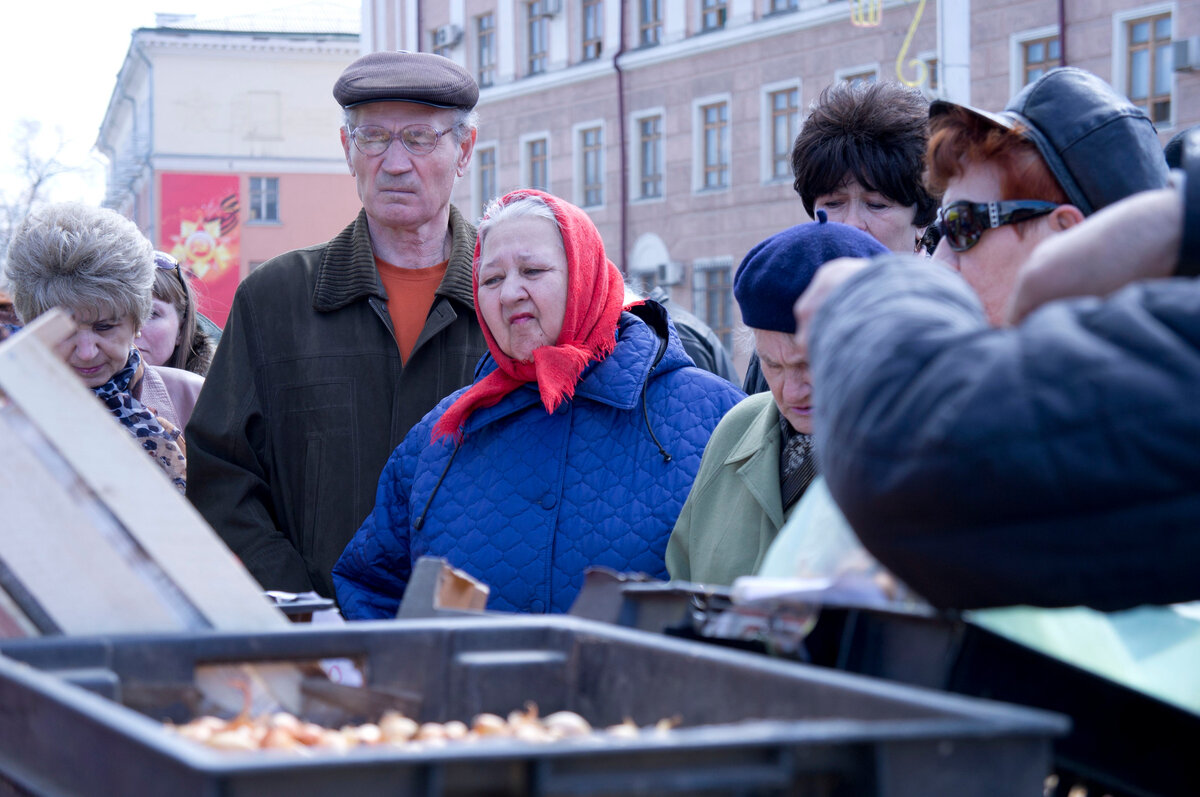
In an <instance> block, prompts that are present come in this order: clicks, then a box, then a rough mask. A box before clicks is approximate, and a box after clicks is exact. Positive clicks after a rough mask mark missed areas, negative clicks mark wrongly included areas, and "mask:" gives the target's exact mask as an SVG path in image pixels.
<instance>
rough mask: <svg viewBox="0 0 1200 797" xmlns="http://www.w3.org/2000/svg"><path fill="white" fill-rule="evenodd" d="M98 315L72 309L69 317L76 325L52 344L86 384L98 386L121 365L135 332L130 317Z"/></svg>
mask: <svg viewBox="0 0 1200 797" xmlns="http://www.w3.org/2000/svg"><path fill="white" fill-rule="evenodd" d="M101 315H103V314H99V315H98V314H96V313H95V312H92V311H88V310H76V311H75V312H74V313H72V314H71V316H72V318H74V319H75V323H76V324H77V325H78V327H79V328H78V329H77V330H76V331H75V334H74V335H72V336H71V337H69V338H67V339H66V340H64V341H63V342H62V343H60V344H58V345H57V346H55V347H54V351H55V353H56V354H58V356H59V357H61V358H62V359H63V361H64V362H65V363H66V364H67V365H69V366H70V367H71V368H72V369H74V371H75V373H76V374H78V375H79V378H80V379H82V380H83V383H84V384H85V385H87V386H88V387H100V386H101V385H103V384H104V383H105V382H107V381H108V380H109V379H112V377H113V374H115V373H116V372H117V371H119V370H121V369H122V368H124V367H125V361H126V360H128V359H129V350H130V349H131V348H132V347H133V338H134V335H136V334H137V322H135V321H134V320H133V316H125V317H124V318H109V317H101Z"/></svg>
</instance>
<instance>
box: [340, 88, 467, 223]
mask: <svg viewBox="0 0 1200 797" xmlns="http://www.w3.org/2000/svg"><path fill="white" fill-rule="evenodd" d="M351 120H352V121H351V125H352V126H354V127H360V126H367V125H372V126H378V127H383V128H386V129H388V130H390V131H391V132H392V133H393V135H398V134H399V132H400V130H401V128H404V127H406V126H408V125H413V124H426V125H430V126H432V127H434V128H436V129H438V130H444V129H446V128H448V127H450V126H451V125H452V124H453V122H454V111H453V110H447V109H444V108H433V107H431V106H428V105H421V104H420V103H413V102H372V103H367V104H366V105H363V106H361V107H358V108H355V109H354V110H353V112H352V114H351ZM474 148H475V133H474V131H472V132H471V134H470V135H469V136H466V137H465V138H464V139H463V142H462V143H461V144H459V143H456V139H455V134H454V132H450V133H447V134H445V135H444V136H442V137H441V138H439V139H438V142H437V146H436V147H435V148H434V150H433V152H430V153H428V154H424V155H414V154H413V153H411V152H409V151H408V150H407V149H405V148H404V145H403V144H401V143H400V140H399V139H398V138H397V139H393V140H392V143H391V145H390V146H389V147H388V148H387V150H386V151H384V152H383V153H382V154H380V155H366V154H364V153H363V152H361V151H360V150H359V149H358V147H357V146H355V144H354V142H353V141H352V140H351V139H350V137H349V133H348V131H347V130H346V128H345V127H343V128H342V149H343V150H344V151H345V154H346V163H348V164H349V165H350V173H351V174H352V175H354V179H355V181H356V182H357V184H358V196H359V199H361V200H362V203H363V208H365V209H366V211H367V216H368V218H369V219H370V221H371V223H372V224H373V225H377V226H379V227H384V228H394V229H398V230H417V229H419V228H420V227H421V226H422V225H425V224H428V223H430V222H434V221H439V222H440V220H441V214H442V213H444V212H446V209H447V207H448V206H449V204H450V191H451V190H452V189H453V188H454V181H455V179H456V178H457V177H461V176H462V175H463V174H464V173H465V171H466V168H467V164H469V163H470V162H471V153H472V151H473V150H474Z"/></svg>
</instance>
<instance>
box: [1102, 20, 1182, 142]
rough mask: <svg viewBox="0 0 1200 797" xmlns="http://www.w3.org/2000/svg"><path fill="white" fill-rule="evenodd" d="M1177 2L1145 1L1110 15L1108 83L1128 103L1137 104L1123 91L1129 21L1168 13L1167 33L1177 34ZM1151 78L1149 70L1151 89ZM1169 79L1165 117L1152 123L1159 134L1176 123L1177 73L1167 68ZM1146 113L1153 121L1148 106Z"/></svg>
mask: <svg viewBox="0 0 1200 797" xmlns="http://www.w3.org/2000/svg"><path fill="white" fill-rule="evenodd" d="M1177 5H1178V4H1177V3H1175V2H1167V3H1152V4H1146V5H1143V6H1138V7H1137V8H1130V9H1126V10H1123V11H1119V12H1117V13H1114V14H1113V17H1112V20H1113V43H1112V54H1113V55H1112V59H1113V71H1112V75H1113V80H1112V85H1113V86H1114V87H1116V89H1117V91H1118V92H1120V93H1121V95H1122V96H1125V97H1126V98H1127V99H1129V101H1130V102H1132V103H1134V104H1135V105H1138V103H1136V102H1135V101H1134V100H1133V99H1132V98H1129V96H1128V94H1127V92H1128V90H1129V78H1130V69H1129V52H1128V41H1129V38H1128V37H1129V29H1130V24H1131V23H1133V22H1137V21H1140V20H1143V19H1148V18H1152V17H1157V16H1163V15H1167V16H1170V18H1171V33H1172V35H1173V36H1174V35H1175V34H1176V33H1177V30H1176V27H1177V25H1178V24H1179V9H1178V7H1177ZM1153 80H1154V75H1153V72H1151V74H1150V81H1151V83H1150V87H1151V89H1153ZM1169 80H1170V84H1171V88H1170V91H1169V94H1168V101H1169V102H1170V111H1169V113H1168V115H1167V118H1166V119H1165V120H1163V121H1161V122H1154V126H1155V128H1156V129H1157V130H1158V131H1159V132H1160V133H1161V132H1164V131H1167V130H1170V129H1172V128H1174V127H1175V126H1176V124H1177V123H1178V113H1179V103H1178V98H1179V83H1178V75H1177V74H1176V72H1175V71H1174V70H1171V72H1170V77H1169ZM1151 96H1153V95H1151ZM1147 104H1148V103H1147ZM1138 107H1141V106H1140V105H1138ZM1146 113H1147V115H1149V116H1150V119H1151V121H1153V119H1154V116H1153V115H1152V114H1151V113H1150V111H1149V110H1148V109H1147V110H1146Z"/></svg>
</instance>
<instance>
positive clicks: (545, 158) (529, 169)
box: [518, 130, 551, 193]
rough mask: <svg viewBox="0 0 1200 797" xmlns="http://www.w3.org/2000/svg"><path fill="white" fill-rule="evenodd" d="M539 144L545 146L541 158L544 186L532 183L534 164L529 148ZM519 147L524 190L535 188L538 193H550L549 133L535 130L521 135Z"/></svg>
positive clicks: (532, 154)
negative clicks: (543, 169)
mask: <svg viewBox="0 0 1200 797" xmlns="http://www.w3.org/2000/svg"><path fill="white" fill-rule="evenodd" d="M538 142H541V143H542V144H544V145H545V153H543V155H542V157H541V161H542V164H543V166H544V168H545V178H546V183H545V185H544V186H541V185H535V184H534V181H533V169H534V165H535V163H536V160H535V158H534V153H533V152H532V151H531V149H530V148H531V146H532V145H534V144H537V143H538ZM518 143H519V145H520V147H521V183H522V184H523V185H524V186H525V187H526V188H535V189H537V190H538V191H545V192H546V193H551V191H550V179H551V177H550V162H551V161H550V131H549V130H537V131H535V132H532V133H525V134H523V135H522V136H521V137H520V139H519V141H518Z"/></svg>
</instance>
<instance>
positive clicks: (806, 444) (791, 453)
mask: <svg viewBox="0 0 1200 797" xmlns="http://www.w3.org/2000/svg"><path fill="white" fill-rule="evenodd" d="M779 426H780V427H781V428H782V430H783V445H782V446H780V449H779V495H780V497H782V498H783V511H784V512H786V511H787V510H788V509H789V508H790V507H791V505H792V504H794V503H796V501H798V500H800V496H802V495H804V491H805V490H807V489H808V485H809V484H811V483H812V480H813V479H814V478H816V475H817V458H816V456H815V455H814V454H813V450H812V435H809V434H804V433H803V432H797V431H796V430H795V429H793V428H792V425H791V424H790V423H788V420H787V418H780V419H779Z"/></svg>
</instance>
